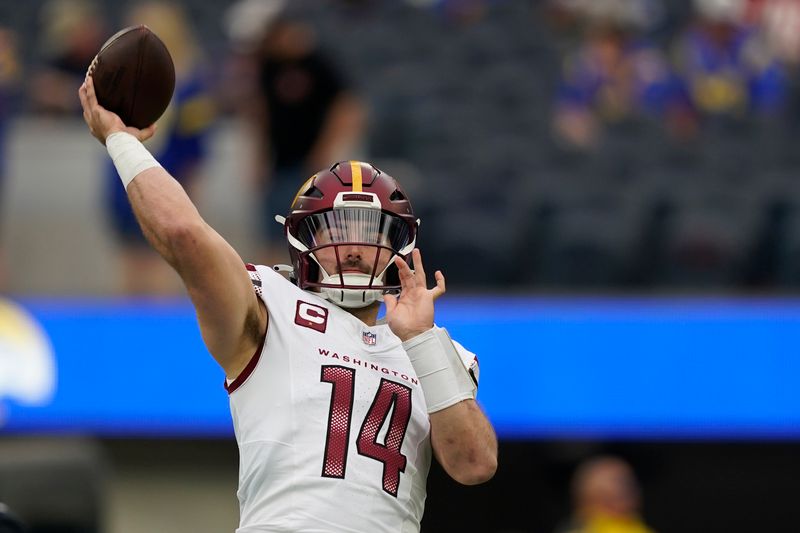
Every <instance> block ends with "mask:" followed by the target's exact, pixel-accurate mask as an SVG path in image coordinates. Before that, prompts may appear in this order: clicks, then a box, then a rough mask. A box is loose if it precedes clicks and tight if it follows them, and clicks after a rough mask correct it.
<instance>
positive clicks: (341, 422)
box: [320, 365, 411, 497]
mask: <svg viewBox="0 0 800 533" xmlns="http://www.w3.org/2000/svg"><path fill="white" fill-rule="evenodd" d="M320 381H323V382H325V383H330V384H331V385H333V387H332V391H331V407H330V414H329V415H328V434H327V436H326V439H325V459H324V460H323V463H322V476H323V477H333V478H340V479H344V475H345V470H346V469H347V448H348V445H349V443H350V424H351V421H352V417H353V398H354V397H355V382H356V370H355V369H354V368H348V367H344V366H337V365H326V366H323V367H322V376H321V377H320ZM390 412H391V415H392V416H391V418H390V419H389V427H388V429H387V431H386V436H385V438H384V440H383V442H379V440H378V433H379V432H380V430H381V428H382V427H383V426H384V424H385V423H386V418H387V417H388V416H389V413H390ZM410 419H411V388H409V387H406V386H405V385H402V384H400V383H396V382H394V381H391V380H388V379H386V378H382V379H381V384H380V386H379V387H378V392H377V393H376V394H375V399H373V400H372V405H371V406H370V408H369V411H367V416H366V417H364V422H363V423H362V424H361V429H360V430H359V432H358V438H357V439H356V449H357V450H358V453H359V455H363V456H365V457H370V458H372V459H375V460H376V461H380V462H381V463H383V490H384V491H386V492H388V493H389V494H391V495H392V496H394V497H397V489H398V486H399V485H400V473H401V472H405V470H406V456H405V455H403V454H402V453H400V447H401V446H402V445H403V439H404V438H405V436H406V429H407V428H408V422H409V420H410Z"/></svg>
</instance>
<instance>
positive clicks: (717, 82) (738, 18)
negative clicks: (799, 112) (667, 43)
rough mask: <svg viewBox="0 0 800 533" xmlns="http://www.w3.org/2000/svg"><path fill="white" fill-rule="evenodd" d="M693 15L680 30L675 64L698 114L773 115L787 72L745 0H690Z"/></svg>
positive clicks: (778, 106)
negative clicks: (749, 20) (748, 17)
mask: <svg viewBox="0 0 800 533" xmlns="http://www.w3.org/2000/svg"><path fill="white" fill-rule="evenodd" d="M694 12H695V17H694V20H693V21H691V22H690V23H689V25H688V27H687V28H686V29H685V30H683V31H682V32H681V33H679V35H678V37H677V39H676V46H675V50H674V53H675V64H676V68H677V70H678V72H679V75H680V76H681V78H682V79H683V81H684V82H685V83H686V85H687V88H688V94H689V95H690V98H691V101H692V104H693V106H694V108H695V109H696V110H697V112H698V113H699V115H700V117H701V120H703V119H713V118H734V119H737V118H748V117H771V116H776V115H777V114H778V113H779V112H780V111H781V110H782V108H783V105H784V104H785V100H786V77H785V73H784V71H783V69H782V67H781V65H780V63H779V61H778V59H777V56H776V55H775V53H774V52H773V51H772V50H771V49H770V48H769V46H767V41H766V39H765V38H764V35H763V34H762V33H761V32H759V31H758V28H757V27H754V26H749V25H747V24H746V23H745V13H746V12H745V0H694Z"/></svg>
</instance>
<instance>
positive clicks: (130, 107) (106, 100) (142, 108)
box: [88, 25, 175, 128]
mask: <svg viewBox="0 0 800 533" xmlns="http://www.w3.org/2000/svg"><path fill="white" fill-rule="evenodd" d="M88 74H90V75H91V76H92V81H93V82H94V90H95V93H96V94H97V101H98V103H99V104H100V105H101V106H103V107H105V108H106V109H108V110H109V111H113V112H114V113H116V114H117V115H119V117H120V118H121V119H122V121H123V122H124V123H125V125H126V126H133V127H134V128H145V127H147V126H149V125H150V124H152V123H154V122H155V121H156V120H158V118H159V117H160V116H161V115H162V114H163V113H164V110H166V109H167V106H168V105H169V101H170V100H171V99H172V93H173V91H174V90H175V65H174V64H173V63H172V56H170V54H169V50H167V47H166V46H165V45H164V43H163V42H162V41H161V39H159V38H158V36H157V35H156V34H155V33H153V32H152V31H151V30H150V28H148V27H147V26H144V25H140V26H131V27H129V28H125V29H124V30H121V31H119V32H117V33H116V34H114V35H113V36H112V37H111V38H110V39H109V40H108V41H106V43H105V44H104V45H103V47H102V48H101V49H100V51H99V52H98V53H97V55H96V56H95V58H94V60H93V61H92V64H91V65H90V66H89V71H88Z"/></svg>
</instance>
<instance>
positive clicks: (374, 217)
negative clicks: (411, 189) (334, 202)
mask: <svg viewBox="0 0 800 533" xmlns="http://www.w3.org/2000/svg"><path fill="white" fill-rule="evenodd" d="M297 239H298V240H299V241H300V242H302V243H303V244H304V245H305V246H306V247H308V248H309V249H310V250H313V249H314V248H317V247H319V246H325V245H331V244H342V243H357V244H370V245H377V246H381V247H388V248H391V249H392V250H394V251H395V252H399V251H400V250H402V249H403V248H405V247H406V246H408V244H409V242H410V239H411V232H410V229H409V226H408V224H406V223H405V222H404V221H403V220H402V219H401V218H399V217H397V216H394V215H389V214H386V213H384V212H382V211H379V210H378V209H368V208H362V207H344V208H338V209H333V210H330V211H325V212H322V213H316V214H313V215H308V216H307V217H305V218H303V219H302V220H301V221H300V222H299V224H298V229H297Z"/></svg>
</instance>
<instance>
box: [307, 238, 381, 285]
mask: <svg viewBox="0 0 800 533" xmlns="http://www.w3.org/2000/svg"><path fill="white" fill-rule="evenodd" d="M359 233H361V234H362V235H363V233H364V232H363V231H360V232H359ZM316 237H317V239H316V241H317V244H318V245H328V244H333V243H337V242H338V243H341V244H334V245H332V246H323V247H322V248H320V249H318V250H317V251H315V252H314V255H315V256H316V257H317V260H318V261H319V262H320V265H321V266H322V268H324V269H325V271H326V272H327V273H328V274H331V275H334V274H340V273H341V274H345V273H348V272H353V273H362V274H379V273H380V272H383V269H384V268H386V265H388V264H389V261H390V260H391V258H392V252H391V251H390V250H388V249H386V248H380V247H378V246H373V245H370V244H347V243H346V242H345V243H343V242H342V241H346V232H345V230H344V229H343V228H331V229H324V230H320V231H319V232H317V235H316ZM365 237H366V238H365V242H368V243H376V244H378V245H382V246H388V245H389V243H388V240H387V239H386V238H385V237H383V236H382V235H381V234H379V233H373V234H371V235H365ZM337 255H338V257H337ZM376 259H377V261H376Z"/></svg>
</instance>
